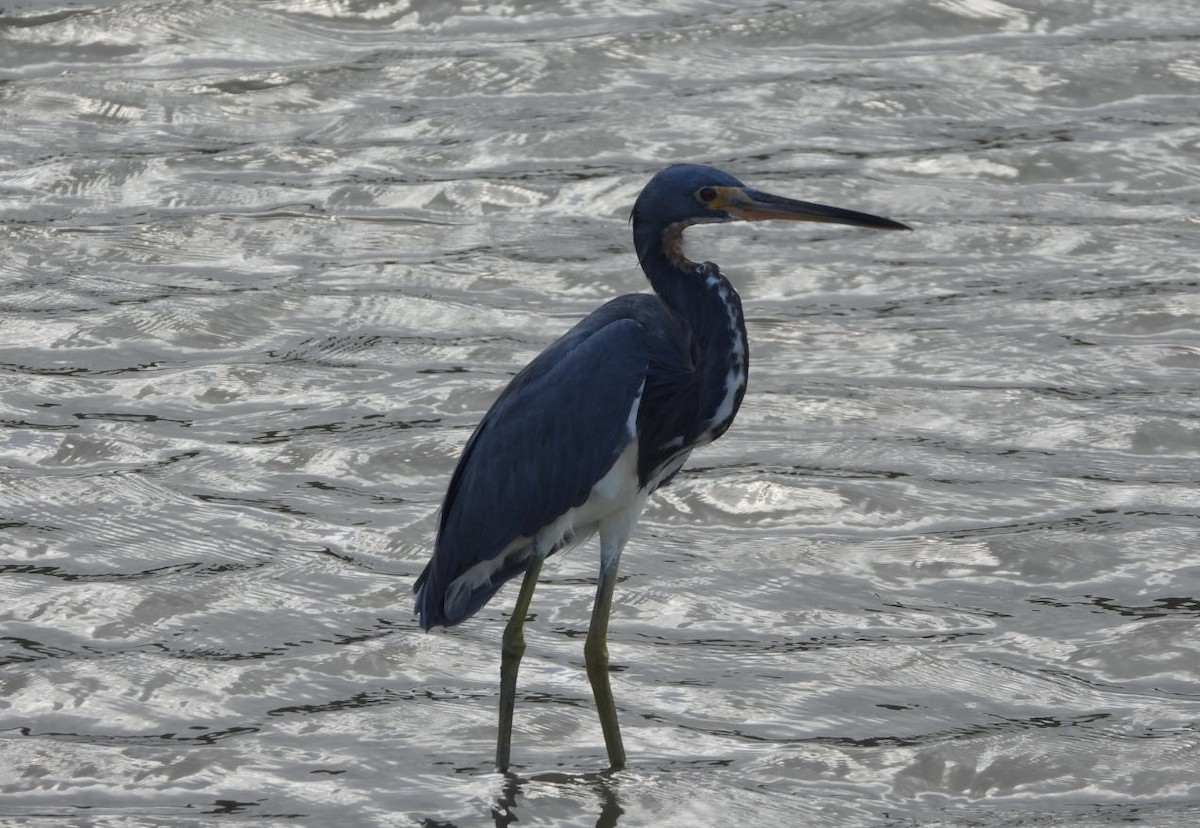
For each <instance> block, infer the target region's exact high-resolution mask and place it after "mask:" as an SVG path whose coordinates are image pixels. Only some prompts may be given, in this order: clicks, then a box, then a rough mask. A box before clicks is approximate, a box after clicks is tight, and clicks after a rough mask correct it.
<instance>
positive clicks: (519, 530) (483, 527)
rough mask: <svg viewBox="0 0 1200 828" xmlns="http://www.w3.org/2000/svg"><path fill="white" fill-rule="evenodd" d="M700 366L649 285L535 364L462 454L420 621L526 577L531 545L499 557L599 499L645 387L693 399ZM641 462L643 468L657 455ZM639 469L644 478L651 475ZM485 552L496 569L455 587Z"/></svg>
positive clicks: (662, 395)
mask: <svg viewBox="0 0 1200 828" xmlns="http://www.w3.org/2000/svg"><path fill="white" fill-rule="evenodd" d="M693 375H694V371H692V355H691V349H690V342H689V340H688V334H687V332H686V329H685V328H684V327H683V326H682V325H681V324H680V323H679V321H678V319H677V318H676V317H675V315H674V313H673V312H672V311H670V310H669V309H667V307H666V306H665V305H664V304H663V303H662V302H661V300H659V299H658V298H657V297H654V296H650V295H647V294H634V295H631V296H623V297H620V298H618V299H614V300H613V301H611V302H609V303H607V304H605V305H604V306H602V307H601V308H598V309H597V310H596V311H595V312H594V313H592V314H591V315H590V316H588V317H587V318H586V319H584V320H583V321H581V322H580V323H579V324H578V325H576V326H575V327H574V328H572V329H571V330H570V331H569V332H567V333H566V334H565V335H564V336H563V337H562V338H560V339H559V340H557V341H556V342H555V343H554V344H552V345H551V346H550V347H549V348H547V349H546V350H545V351H543V352H542V353H541V354H539V355H538V356H537V358H535V359H534V360H533V361H532V362H531V363H529V365H527V366H526V367H525V368H524V369H523V370H522V371H521V372H520V373H519V374H518V375H517V376H516V377H514V378H513V380H512V382H511V383H509V385H508V387H507V388H506V389H505V390H504V392H503V393H502V394H501V395H500V397H499V398H498V399H497V400H496V402H495V403H494V404H493V405H492V407H491V409H489V411H488V412H487V414H486V415H485V416H484V418H483V420H482V421H481V422H480V424H479V426H478V427H477V428H476V430H475V433H474V434H473V435H472V436H471V439H470V440H469V441H468V443H467V445H466V447H465V448H464V450H463V454H462V457H461V458H460V459H459V462H458V467H457V468H456V469H455V472H454V476H453V478H452V479H451V481H450V486H449V489H448V491H447V494H446V499H445V502H444V503H443V505H442V512H441V517H440V522H439V526H438V539H437V544H436V546H435V549H434V554H433V557H432V559H431V560H430V562H429V565H428V566H427V567H426V568H425V571H424V572H423V573H422V574H421V576H420V578H418V580H417V583H416V585H415V587H414V590H415V591H416V593H417V598H416V611H417V613H418V614H419V615H420V616H421V626H422V627H423V628H424V629H429V628H430V627H432V626H437V625H451V624H456V623H458V622H460V621H463V620H465V619H466V618H468V617H470V616H471V615H472V614H474V613H475V612H476V611H477V610H478V609H479V608H480V607H482V606H483V605H484V604H485V603H487V601H488V599H490V598H491V597H492V595H493V594H495V592H496V590H498V589H499V588H500V586H501V585H502V584H503V583H504V582H505V581H506V580H508V579H510V578H512V577H513V576H515V575H517V574H520V573H521V572H522V571H523V570H524V569H525V567H526V565H527V563H528V560H529V554H530V552H529V550H524V551H523V555H514V556H513V557H512V559H511V560H503V561H499V560H495V559H496V558H497V556H499V555H500V554H501V553H502V552H504V550H505V549H506V548H508V547H510V544H512V542H513V541H514V540H516V539H518V538H522V537H532V536H534V535H535V534H536V533H537V532H538V531H539V530H540V529H543V528H544V527H546V526H548V525H549V524H551V523H552V522H554V521H555V519H557V518H558V517H560V516H561V515H562V514H563V513H565V512H566V511H567V510H569V509H571V508H574V507H576V506H579V505H581V504H582V503H583V502H584V501H585V500H586V499H587V498H588V496H589V494H590V493H591V490H592V487H593V486H594V485H595V483H596V482H597V481H598V480H600V479H601V478H602V477H603V476H604V475H605V474H606V473H607V472H608V471H609V469H610V468H612V465H613V463H614V462H615V461H616V460H617V458H618V457H619V456H620V454H621V452H622V451H623V450H624V449H625V448H626V446H628V444H629V442H630V441H631V440H632V439H636V438H637V435H635V434H631V433H630V428H629V426H630V413H631V409H632V407H633V406H634V404H635V401H637V400H638V399H639V395H640V394H643V392H644V393H645V395H646V401H644V402H643V403H642V406H643V407H644V406H645V405H646V403H647V402H649V404H650V405H651V406H652V407H654V408H656V409H657V408H659V407H660V406H661V405H662V404H663V402H664V400H665V399H669V400H671V401H673V402H674V403H675V404H676V405H679V404H681V405H682V406H683V407H684V408H691V407H692V403H691V402H689V388H688V382H689V377H692V376H693ZM693 384H694V383H693ZM691 396H693V397H694V394H693V395H691ZM691 413H692V414H694V409H693V411H692V412H691ZM690 419H691V420H694V419H695V418H694V416H692V417H691V418H690ZM639 420H645V418H642V417H639ZM650 422H655V423H662V422H663V418H661V417H658V418H654V419H653V420H650ZM656 430H661V425H660V426H659V428H658V429H656ZM680 436H683V435H680ZM654 439H655V440H657V441H659V442H665V441H666V439H667V438H666V437H665V436H664V435H655V436H654ZM642 442H643V443H644V442H645V441H642ZM642 454H649V455H657V454H658V452H656V451H650V452H642ZM639 460H641V461H643V462H640V463H639V465H640V466H643V465H646V463H647V462H653V457H650V458H646V457H639ZM639 473H640V476H641V477H642V478H643V480H642V482H643V483H644V482H645V477H646V472H645V471H643V470H642V469H640V468H639ZM510 552H511V550H510ZM485 561H494V566H495V570H494V571H492V572H491V573H490V578H488V579H486V580H485V581H484V582H482V583H479V584H473V585H472V586H471V589H470V590H468V591H467V592H466V594H464V591H463V589H462V588H461V584H460V585H459V588H458V589H457V590H453V591H451V592H450V593H448V592H447V591H448V589H449V588H450V586H451V584H452V583H454V582H455V579H457V578H459V576H460V575H462V574H463V573H465V572H466V571H467V570H469V569H471V568H472V567H474V566H476V565H478V564H480V563H482V562H485Z"/></svg>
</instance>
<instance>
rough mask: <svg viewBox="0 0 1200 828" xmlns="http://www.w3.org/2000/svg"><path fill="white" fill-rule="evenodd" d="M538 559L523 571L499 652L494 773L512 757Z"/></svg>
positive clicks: (538, 570) (501, 770)
mask: <svg viewBox="0 0 1200 828" xmlns="http://www.w3.org/2000/svg"><path fill="white" fill-rule="evenodd" d="M543 560H544V559H543V558H541V557H537V556H534V558H533V559H532V560H531V561H530V562H529V568H528V569H526V570H525V579H524V580H523V581H521V592H520V593H519V594H518V595H517V603H516V606H514V607H513V611H512V616H511V617H510V618H509V619H508V624H507V626H505V628H504V640H503V645H502V647H501V649H500V731H499V734H498V735H497V737H496V770H498V771H500V772H502V773H503V772H504V771H507V770H508V760H509V757H510V756H511V755H512V727H513V709H514V708H515V707H516V705H517V671H518V670H519V669H520V668H521V656H523V655H524V654H525V631H524V627H525V616H526V615H528V614H529V602H530V601H532V600H533V590H534V588H535V587H536V586H537V580H538V573H539V572H541V570H542V561H543Z"/></svg>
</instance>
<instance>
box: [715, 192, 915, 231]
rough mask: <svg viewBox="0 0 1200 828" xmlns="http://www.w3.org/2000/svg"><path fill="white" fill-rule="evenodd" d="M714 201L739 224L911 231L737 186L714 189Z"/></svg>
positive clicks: (893, 223) (864, 215)
mask: <svg viewBox="0 0 1200 828" xmlns="http://www.w3.org/2000/svg"><path fill="white" fill-rule="evenodd" d="M716 189H717V191H718V194H719V195H718V198H719V199H720V200H721V202H722V203H721V204H720V205H719V206H717V205H715V204H710V206H714V207H717V209H721V210H725V211H726V212H728V213H729V215H731V216H733V217H734V218H736V219H742V220H743V221H764V220H766V219H783V220H785V221H821V222H826V223H828V224H849V225H851V226H853V227H873V228H876V229H879V230H911V229H912V228H911V227H909V226H908V225H907V224H901V223H900V222H898V221H892V220H891V219H886V218H883V217H881V216H873V215H871V214H870V213H860V212H858V211H857V210H843V209H842V208H841V207H827V206H826V205H824V204H813V203H812V202H809V201H797V200H796V199H794V198H784V197H783V196H777V195H771V194H770V193H764V192H760V191H758V190H751V189H742V188H740V187H718V188H716Z"/></svg>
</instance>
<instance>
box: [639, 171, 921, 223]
mask: <svg viewBox="0 0 1200 828" xmlns="http://www.w3.org/2000/svg"><path fill="white" fill-rule="evenodd" d="M766 219H782V220H784V221H819V222H827V223H831V224H849V225H853V226H856V227H874V228H878V229H886V230H908V229H910V228H909V227H908V226H907V225H904V224H901V223H900V222H898V221H892V220H891V219H886V218H881V217H880V216H873V215H871V214H869V213H860V212H858V211H856V210H844V209H842V208H840V207H827V206H825V205H824V204H813V203H811V202H808V201H797V200H796V199H792V198H785V197H784V196H777V195H772V194H770V193H764V192H762V191H760V190H753V189H750V188H749V187H747V186H746V185H745V184H743V183H742V182H740V181H738V180H737V179H736V178H734V177H733V176H732V175H730V174H729V173H726V172H722V171H721V170H718V169H714V168H712V167H705V166H701V165H699V164H674V165H672V166H670V167H667V168H666V169H664V170H661V171H660V172H659V173H658V174H657V175H655V176H654V177H653V178H652V179H650V183H649V184H647V185H646V187H645V189H643V190H642V194H641V195H640V196H638V199H637V201H636V202H635V203H634V205H633V221H634V224H639V223H646V224H656V225H659V226H667V227H671V226H686V225H688V224H697V223H701V222H717V221H764V220H766Z"/></svg>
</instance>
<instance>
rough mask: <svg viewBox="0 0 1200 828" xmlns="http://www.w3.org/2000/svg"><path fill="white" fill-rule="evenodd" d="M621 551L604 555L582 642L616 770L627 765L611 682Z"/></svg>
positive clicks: (609, 750)
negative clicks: (611, 616)
mask: <svg viewBox="0 0 1200 828" xmlns="http://www.w3.org/2000/svg"><path fill="white" fill-rule="evenodd" d="M620 554H621V551H620V547H617V549H616V554H615V555H612V556H610V555H604V556H603V561H604V562H603V564H602V565H601V567H600V583H599V584H598V585H597V587H596V604H595V606H594V607H592V623H591V626H590V627H588V634H587V642H586V643H585V644H584V645H583V662H584V664H585V665H587V674H588V680H589V681H590V682H591V683H592V695H593V696H595V697H596V710H597V711H598V712H599V714H600V729H601V730H603V731H604V746H605V747H606V748H607V749H608V764H609V768H610V770H614V771H616V770H621V769H622V768H624V767H625V746H624V745H623V744H622V743H621V726H620V724H619V723H618V722H617V705H616V702H614V701H613V694H612V687H611V686H610V685H609V683H608V613H609V610H610V609H611V608H612V597H613V587H615V586H616V584H617V561H618V560H619V558H620Z"/></svg>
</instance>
